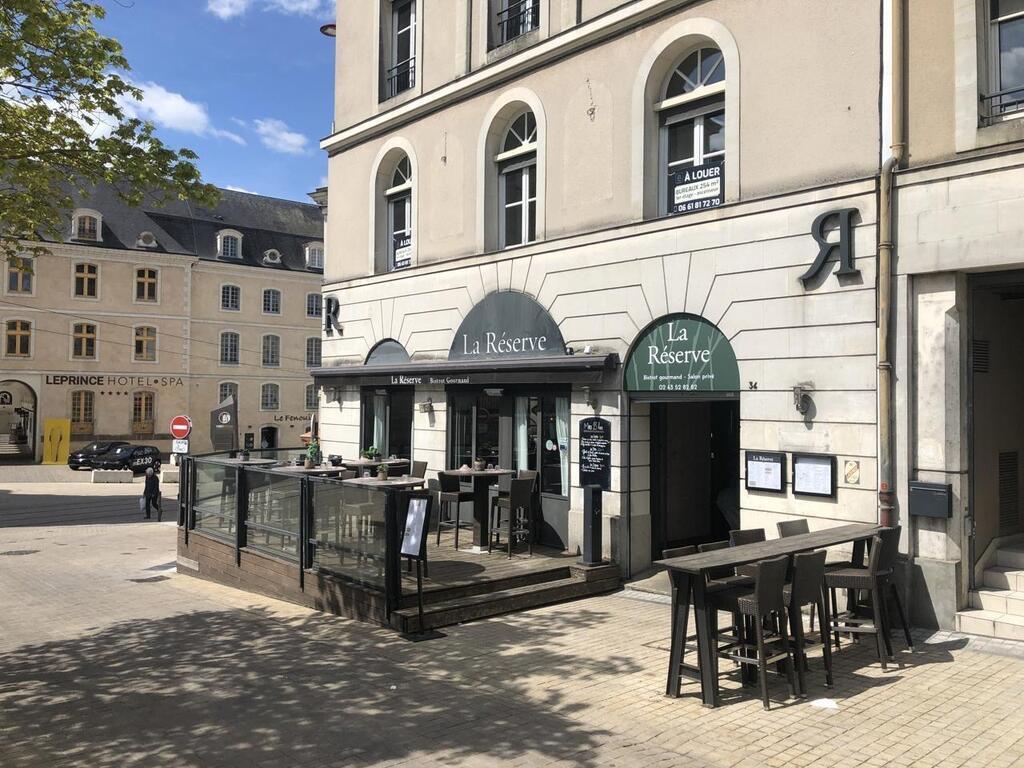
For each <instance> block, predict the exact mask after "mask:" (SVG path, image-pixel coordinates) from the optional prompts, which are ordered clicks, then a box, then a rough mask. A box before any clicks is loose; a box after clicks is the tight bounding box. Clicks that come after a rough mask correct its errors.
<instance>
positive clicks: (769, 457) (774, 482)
mask: <svg viewBox="0 0 1024 768" xmlns="http://www.w3.org/2000/svg"><path fill="white" fill-rule="evenodd" d="M746 470H747V471H746V480H747V490H748V491H770V492H772V493H785V491H786V454H784V453H775V452H768V451H747V467H746Z"/></svg>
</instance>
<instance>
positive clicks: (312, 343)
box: [306, 336, 322, 368]
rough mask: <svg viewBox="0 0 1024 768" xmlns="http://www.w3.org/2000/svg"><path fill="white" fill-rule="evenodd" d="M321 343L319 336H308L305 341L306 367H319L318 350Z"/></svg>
mask: <svg viewBox="0 0 1024 768" xmlns="http://www.w3.org/2000/svg"><path fill="white" fill-rule="evenodd" d="M321 345H322V342H321V341H320V337H319V336H310V337H309V338H308V339H306V367H307V368H319V367H320V349H321Z"/></svg>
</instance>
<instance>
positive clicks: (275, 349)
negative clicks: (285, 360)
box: [263, 333, 281, 368]
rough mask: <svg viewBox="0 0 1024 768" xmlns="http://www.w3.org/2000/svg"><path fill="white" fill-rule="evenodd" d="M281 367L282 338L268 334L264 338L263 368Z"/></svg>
mask: <svg viewBox="0 0 1024 768" xmlns="http://www.w3.org/2000/svg"><path fill="white" fill-rule="evenodd" d="M279 365H281V337H280V336H275V335H274V334H272V333H268V334H267V335H266V336H264V337H263V367H264V368H277V367H278V366H279Z"/></svg>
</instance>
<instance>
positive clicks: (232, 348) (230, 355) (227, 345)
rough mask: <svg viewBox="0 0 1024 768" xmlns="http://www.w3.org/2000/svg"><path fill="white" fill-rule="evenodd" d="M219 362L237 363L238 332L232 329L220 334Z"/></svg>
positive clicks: (223, 363)
mask: <svg viewBox="0 0 1024 768" xmlns="http://www.w3.org/2000/svg"><path fill="white" fill-rule="evenodd" d="M220 364H221V365H238V334H237V333H235V332H234V331H224V332H223V333H221V335H220Z"/></svg>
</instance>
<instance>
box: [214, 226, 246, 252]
mask: <svg viewBox="0 0 1024 768" xmlns="http://www.w3.org/2000/svg"><path fill="white" fill-rule="evenodd" d="M217 255H218V256H220V258H222V259H240V258H242V233H241V232H236V231H235V230H233V229H222V230H221V231H220V232H218V233H217Z"/></svg>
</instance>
